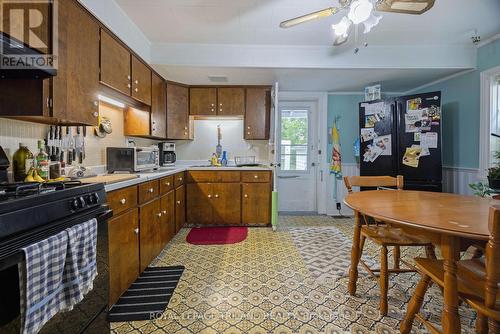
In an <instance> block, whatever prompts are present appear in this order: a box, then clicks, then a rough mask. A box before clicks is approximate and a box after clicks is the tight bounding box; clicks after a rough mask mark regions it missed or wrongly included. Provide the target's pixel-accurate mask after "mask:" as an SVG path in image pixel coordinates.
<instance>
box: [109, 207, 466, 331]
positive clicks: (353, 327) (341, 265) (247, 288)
mask: <svg viewBox="0 0 500 334" xmlns="http://www.w3.org/2000/svg"><path fill="white" fill-rule="evenodd" d="M279 223H280V224H279V228H278V231H276V232H273V231H272V229H270V228H250V229H249V233H248V238H247V239H246V240H245V241H243V242H241V243H238V244H233V245H223V246H194V245H190V244H188V243H186V241H185V238H186V235H187V233H188V232H189V229H182V230H181V231H180V232H179V234H178V235H177V236H176V237H175V238H174V240H172V241H171V242H170V243H169V245H168V246H167V247H166V248H165V249H164V250H163V252H162V253H161V254H160V255H159V256H158V258H157V259H156V260H155V261H154V262H153V264H152V265H153V266H169V265H184V266H185V267H186V269H185V271H184V274H183V276H182V278H181V281H180V282H179V284H178V286H177V288H176V290H175V293H174V295H173V296H172V299H171V301H170V304H169V306H168V308H167V309H166V310H165V312H164V313H163V314H162V316H161V317H160V318H158V319H154V320H151V321H140V322H126V323H113V324H112V332H113V333H131V334H132V333H134V334H135V333H203V334H212V333H245V334H247V333H249V334H265V333H283V334H285V333H286V334H288V333H294V334H297V333H311V334H319V333H332V334H333V333H384V334H385V333H399V322H400V321H401V319H402V318H403V316H404V312H405V310H406V305H407V302H408V300H409V298H410V296H411V294H412V293H413V290H414V288H415V285H416V283H417V282H418V280H419V276H418V274H415V273H408V274H400V275H395V276H391V278H390V287H389V315H388V316H386V317H381V316H380V315H379V311H378V303H379V298H378V292H379V288H378V283H377V281H376V280H374V279H373V278H371V277H370V276H368V275H360V278H359V281H358V289H357V290H358V293H357V294H356V296H349V294H348V293H347V285H348V277H347V269H348V267H349V265H350V263H349V260H350V249H351V240H352V233H353V221H352V219H335V218H332V217H326V216H280V222H279ZM378 254H379V249H378V247H377V246H376V245H375V244H373V243H369V242H368V243H367V244H366V247H365V251H364V257H363V258H364V259H365V261H367V262H369V263H370V264H373V265H376V263H377V259H378ZM418 254H421V250H415V249H409V248H408V249H404V250H402V256H403V257H404V258H405V259H407V260H408V261H411V260H412V258H413V257H415V256H417V255H418ZM362 272H363V270H361V269H360V273H362ZM441 310H442V297H441V292H440V290H439V289H437V288H431V289H430V290H429V293H428V294H427V296H426V299H425V302H424V311H423V312H424V314H425V315H426V316H427V317H428V318H429V319H431V320H432V321H434V322H437V323H439V319H440V312H441ZM460 314H461V316H462V317H461V321H462V324H463V332H465V333H473V332H474V331H473V324H474V319H475V316H474V313H473V312H472V311H471V310H470V309H468V308H466V307H461V308H460ZM413 333H415V334H421V333H427V332H426V331H425V330H424V329H422V327H421V326H419V325H418V323H417V324H416V325H415V326H414V330H413Z"/></svg>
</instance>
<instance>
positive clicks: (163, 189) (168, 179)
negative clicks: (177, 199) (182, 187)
mask: <svg viewBox="0 0 500 334" xmlns="http://www.w3.org/2000/svg"><path fill="white" fill-rule="evenodd" d="M170 190H174V176H173V175H170V176H165V177H163V178H161V179H160V195H165V194H166V193H168V192H169V191H170Z"/></svg>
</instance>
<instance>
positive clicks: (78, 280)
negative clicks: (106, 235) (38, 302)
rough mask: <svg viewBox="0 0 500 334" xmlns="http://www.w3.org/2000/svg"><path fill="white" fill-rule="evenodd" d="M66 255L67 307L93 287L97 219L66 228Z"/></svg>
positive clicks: (65, 292)
mask: <svg viewBox="0 0 500 334" xmlns="http://www.w3.org/2000/svg"><path fill="white" fill-rule="evenodd" d="M66 232H67V234H68V255H67V259H66V265H65V268H64V278H63V281H64V291H63V294H64V298H65V300H66V304H67V305H68V309H69V310H71V309H72V308H73V306H74V305H76V304H78V303H79V302H80V301H82V300H83V298H84V297H85V295H86V294H87V293H88V292H89V291H90V290H92V289H93V284H94V283H93V282H94V279H95V278H96V276H97V219H91V220H89V221H87V222H85V223H82V224H79V225H75V226H73V227H70V228H68V229H66Z"/></svg>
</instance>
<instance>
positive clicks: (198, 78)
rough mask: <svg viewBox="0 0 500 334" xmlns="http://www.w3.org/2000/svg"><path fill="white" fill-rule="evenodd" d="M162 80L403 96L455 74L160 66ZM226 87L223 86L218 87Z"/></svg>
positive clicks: (449, 72) (433, 71) (439, 72)
mask: <svg viewBox="0 0 500 334" xmlns="http://www.w3.org/2000/svg"><path fill="white" fill-rule="evenodd" d="M157 69H158V70H159V72H161V73H162V74H163V75H165V77H167V78H169V79H170V80H173V81H178V82H184V83H186V84H199V85H209V84H216V83H214V82H212V81H210V80H209V76H226V77H227V78H228V83H231V84H236V85H266V84H269V83H273V82H279V84H280V90H285V91H328V92H359V91H360V90H362V88H363V87H365V86H367V85H371V84H377V83H380V84H381V85H382V88H383V90H384V91H385V92H397V93H403V92H406V91H408V90H410V89H413V88H415V87H418V86H421V85H424V84H427V83H429V82H431V81H434V80H438V79H440V78H442V77H445V76H448V75H452V74H454V73H457V72H459V71H458V70H456V69H427V70H423V69H275V68H273V69H269V68H235V67H191V66H190V67H187V66H163V67H158V68H157ZM221 84H226V83H224V82H223V83H221Z"/></svg>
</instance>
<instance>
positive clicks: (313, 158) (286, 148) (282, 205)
mask: <svg viewBox="0 0 500 334" xmlns="http://www.w3.org/2000/svg"><path fill="white" fill-rule="evenodd" d="M316 119H317V105H316V103H314V102H309V101H306V102H282V101H280V105H279V112H278V122H279V131H278V137H279V138H277V139H278V140H277V144H278V145H277V146H278V155H279V161H280V164H281V165H280V168H279V169H278V189H279V199H278V209H279V211H285V212H286V211H288V212H290V211H297V212H298V211H300V212H317V203H316V202H317V199H316V169H317V168H316V166H317V151H318V148H317V147H316V143H318V140H317V132H316V128H317V126H316Z"/></svg>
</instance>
